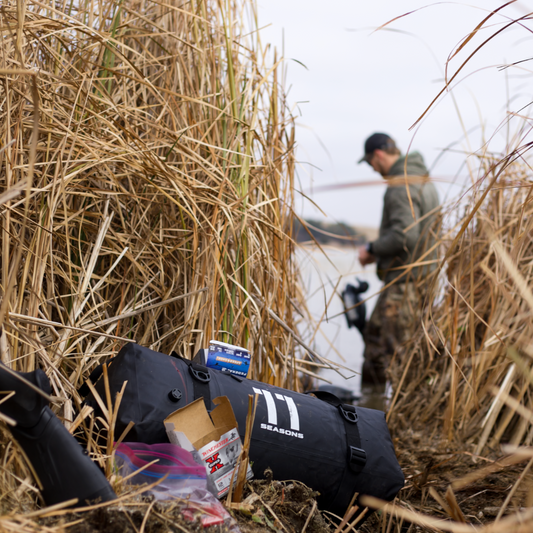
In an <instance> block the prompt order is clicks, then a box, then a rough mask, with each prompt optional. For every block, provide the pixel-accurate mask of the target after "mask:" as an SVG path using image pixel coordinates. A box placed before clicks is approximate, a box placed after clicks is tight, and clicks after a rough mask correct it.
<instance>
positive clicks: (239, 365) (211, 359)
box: [195, 340, 250, 378]
mask: <svg viewBox="0 0 533 533" xmlns="http://www.w3.org/2000/svg"><path fill="white" fill-rule="evenodd" d="M198 356H199V357H198ZM196 359H200V361H199V362H200V363H202V364H203V365H205V366H206V367H208V368H214V369H216V370H220V371H221V372H230V373H231V374H234V375H236V376H239V377H241V378H246V377H248V371H249V370H250V352H249V351H248V350H246V349H245V348H241V347H240V346H234V345H233V344H227V343H225V342H219V341H213V340H212V341H209V349H208V350H200V352H199V353H198V354H197V357H195V360H196Z"/></svg>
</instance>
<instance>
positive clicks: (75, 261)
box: [0, 0, 298, 397]
mask: <svg viewBox="0 0 533 533" xmlns="http://www.w3.org/2000/svg"><path fill="white" fill-rule="evenodd" d="M0 17H1V18H0V21H1V25H2V49H3V54H2V58H1V62H2V64H1V65H0V68H1V71H0V72H1V75H2V78H1V80H2V84H1V87H0V102H1V108H0V111H1V114H2V120H1V122H0V124H1V126H0V127H1V128H2V132H1V138H2V146H1V155H0V157H1V161H0V162H1V165H2V174H1V179H2V182H3V183H2V190H3V197H2V234H1V239H2V244H1V245H2V269H1V283H2V291H3V299H2V307H1V311H0V319H2V320H3V335H2V359H3V360H4V361H6V362H11V364H12V365H13V367H15V368H17V369H20V370H31V369H33V368H35V367H36V366H39V365H42V366H44V368H45V369H46V370H47V371H48V372H49V374H50V376H51V378H52V381H53V387H54V390H55V392H56V393H57V394H58V395H60V394H61V395H62V396H64V397H69V395H70V394H72V391H73V388H75V387H77V386H78V385H80V383H81V382H82V380H83V377H84V376H85V375H86V373H87V371H89V370H90V369H91V368H92V367H93V366H94V365H95V364H96V363H98V361H99V360H100V358H101V357H102V356H107V355H109V354H110V353H114V352H115V351H116V350H117V348H118V347H119V345H120V344H121V343H123V342H125V341H126V340H129V339H131V340H135V341H137V342H139V343H141V344H144V345H149V346H151V347H152V348H154V349H156V350H161V351H164V352H170V351H171V350H177V351H178V352H179V353H180V354H184V355H186V356H190V355H191V354H194V352H195V350H197V349H198V348H200V347H203V346H205V345H206V343H207V342H208V341H209V339H210V338H217V339H220V340H225V341H229V342H232V343H235V344H240V345H243V346H246V347H248V348H249V349H251V351H252V353H253V354H254V355H255V359H254V367H253V371H252V375H253V376H254V377H256V378H259V379H264V380H268V379H275V380H277V381H278V382H279V383H280V384H287V385H295V380H294V377H293V378H292V379H288V380H286V379H285V377H286V375H288V374H289V373H288V372H284V370H286V368H284V365H285V366H286V365H287V360H286V359H285V358H284V357H280V355H279V354H278V352H277V350H279V352H280V353H281V354H287V353H290V352H292V349H293V348H294V341H293V340H292V338H291V336H290V335H288V334H287V333H286V331H285V330H284V329H283V328H282V327H281V326H280V325H279V324H278V323H276V322H275V321H274V320H273V319H271V318H269V314H268V310H271V311H272V312H273V313H275V315H276V316H278V317H279V318H280V319H281V320H282V321H284V322H285V323H286V325H287V326H288V327H289V328H292V327H293V318H292V315H293V312H292V304H291V299H294V298H297V297H298V292H297V287H296V283H295V269H294V265H293V263H292V256H291V253H292V248H293V243H292V241H291V216H292V213H291V205H292V178H293V146H294V139H293V135H294V130H293V125H292V118H291V116H290V115H289V114H288V112H287V110H286V108H285V105H284V100H283V96H282V93H281V92H280V91H281V90H280V87H279V84H278V81H277V65H273V66H269V65H266V64H264V63H263V55H262V54H263V50H262V48H261V46H260V43H259V39H258V34H257V33H255V32H254V31H253V28H254V24H253V17H254V12H253V9H252V6H251V5H248V4H247V3H243V4H242V5H241V4H240V3H227V4H224V3H217V2H210V1H198V2H186V3H183V4H176V5H174V4H160V3H154V2H133V1H126V0H125V1H122V2H119V3H115V2H107V3H106V2H79V3H78V2H74V3H68V4H65V6H64V8H61V6H60V5H58V4H56V3H53V2H44V3H43V2H28V3H23V2H18V3H14V2H12V3H7V4H6V3H4V4H3V6H2V9H1V11H0ZM247 17H250V18H251V20H250V21H248V18H247ZM56 371H60V372H61V373H62V374H63V376H64V377H65V378H66V379H62V378H61V377H59V374H57V373H56Z"/></svg>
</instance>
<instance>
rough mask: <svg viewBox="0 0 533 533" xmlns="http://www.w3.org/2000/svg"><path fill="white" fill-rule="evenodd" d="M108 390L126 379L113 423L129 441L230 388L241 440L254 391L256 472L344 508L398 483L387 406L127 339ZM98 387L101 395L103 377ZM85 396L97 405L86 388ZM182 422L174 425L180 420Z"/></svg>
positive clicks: (387, 494)
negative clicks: (214, 365) (296, 387)
mask: <svg viewBox="0 0 533 533" xmlns="http://www.w3.org/2000/svg"><path fill="white" fill-rule="evenodd" d="M108 377H109V386H110V389H111V394H112V397H113V398H114V396H115V394H116V393H117V392H118V391H119V390H120V389H121V387H122V384H123V383H124V381H128V384H127V386H126V389H125V392H124V396H123V398H122V401H121V404H120V408H119V412H118V417H117V421H116V427H115V435H120V434H121V433H122V431H124V429H125V428H126V426H127V425H128V423H129V422H130V421H133V422H135V425H134V426H133V428H132V429H131V430H130V432H129V433H128V435H127V437H126V440H127V441H137V442H144V443H147V444H151V443H157V442H168V439H167V435H166V432H165V427H164V424H163V420H164V419H165V418H166V417H167V416H168V415H169V414H170V413H172V412H174V411H175V410H176V409H179V408H181V407H185V406H186V405H187V404H189V403H191V402H193V401H194V400H195V399H197V398H200V397H203V398H204V401H205V403H206V406H207V409H208V410H211V409H212V408H213V405H212V403H211V399H212V398H216V397H218V396H227V397H228V399H229V401H230V403H231V406H232V408H233V411H234V413H235V418H236V420H237V423H238V425H239V433H240V435H241V438H242V439H243V440H244V430H245V427H246V416H247V413H248V395H249V394H251V395H254V394H256V393H257V394H259V399H258V405H257V413H256V417H255V422H254V426H253V431H252V441H251V445H250V461H251V463H252V469H253V471H254V475H255V477H256V478H262V477H264V472H265V470H266V469H267V468H270V469H271V470H272V473H273V476H274V479H277V480H280V481H283V480H290V479H295V480H298V481H301V482H303V483H305V484H306V485H307V486H309V487H311V488H312V489H314V490H316V491H318V492H319V493H320V495H321V496H320V498H319V500H318V503H319V505H320V507H321V508H322V509H326V510H329V511H331V512H333V513H335V514H337V515H340V516H342V515H343V514H344V512H345V511H346V509H347V507H348V506H349V504H350V501H351V499H352V497H353V495H354V493H356V492H357V493H359V494H368V495H371V496H376V497H378V498H382V499H384V500H389V501H390V500H392V499H393V498H394V497H395V496H396V494H397V493H398V491H399V490H400V489H401V488H402V487H403V484H404V477H403V473H402V471H401V469H400V466H399V464H398V461H397V459H396V455H395V453H394V447H393V445H392V442H391V438H390V435H389V430H388V428H387V424H386V422H385V414H384V413H383V412H381V411H375V410H373V409H365V408H362V407H354V406H353V405H347V404H342V403H341V402H340V400H338V399H337V397H336V396H334V395H333V394H330V393H327V392H321V391H315V392H314V393H313V394H314V395H315V396H313V395H310V394H301V393H298V392H293V391H290V390H287V389H282V388H280V387H273V386H271V385H267V384H265V383H262V382H259V381H252V380H249V379H243V378H239V377H236V376H233V375H232V374H229V373H227V372H220V371H218V370H213V369H208V368H206V367H204V366H202V365H199V364H197V363H194V362H192V361H189V360H187V359H182V358H180V357H178V356H169V355H164V354H161V353H157V352H154V351H152V350H149V349H148V348H143V347H142V346H139V345H136V344H128V345H126V346H124V348H122V350H120V352H119V353H118V355H117V356H116V357H115V358H114V359H112V360H111V362H110V364H109V368H108ZM96 390H97V391H98V393H99V394H100V395H101V397H102V398H105V389H104V383H103V380H102V379H100V380H99V381H98V382H97V383H96ZM87 403H89V404H90V405H92V406H93V407H94V408H95V409H96V410H97V411H98V406H97V403H96V401H95V400H94V398H92V396H91V395H89V396H88V397H87ZM178 429H179V428H178Z"/></svg>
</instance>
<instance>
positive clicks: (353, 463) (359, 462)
mask: <svg viewBox="0 0 533 533" xmlns="http://www.w3.org/2000/svg"><path fill="white" fill-rule="evenodd" d="M348 463H349V464H350V470H351V471H352V472H354V473H355V474H358V473H359V472H361V470H363V468H364V467H365V465H366V452H365V450H362V449H361V448H356V447H355V446H350V457H348Z"/></svg>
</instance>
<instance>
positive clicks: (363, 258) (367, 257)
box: [359, 246, 376, 266]
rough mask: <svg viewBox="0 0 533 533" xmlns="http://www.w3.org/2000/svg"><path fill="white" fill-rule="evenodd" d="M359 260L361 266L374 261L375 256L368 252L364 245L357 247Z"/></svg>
mask: <svg viewBox="0 0 533 533" xmlns="http://www.w3.org/2000/svg"><path fill="white" fill-rule="evenodd" d="M359 262H360V263H361V266H366V265H370V264H371V263H375V262H376V256H375V255H372V254H371V253H369V251H368V250H367V249H366V246H360V247H359Z"/></svg>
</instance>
